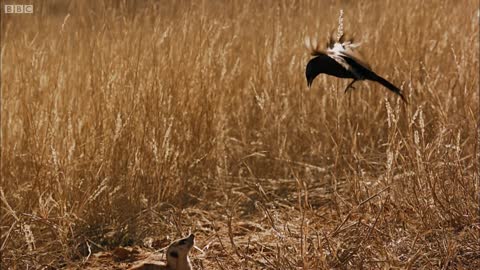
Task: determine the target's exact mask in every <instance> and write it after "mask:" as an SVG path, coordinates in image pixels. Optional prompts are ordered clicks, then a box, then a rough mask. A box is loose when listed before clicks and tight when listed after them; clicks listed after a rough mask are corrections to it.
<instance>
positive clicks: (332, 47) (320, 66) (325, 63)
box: [305, 35, 406, 102]
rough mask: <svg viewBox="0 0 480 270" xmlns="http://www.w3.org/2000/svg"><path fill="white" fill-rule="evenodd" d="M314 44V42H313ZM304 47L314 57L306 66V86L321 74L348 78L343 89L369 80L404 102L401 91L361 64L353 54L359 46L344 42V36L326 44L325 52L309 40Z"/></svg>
mask: <svg viewBox="0 0 480 270" xmlns="http://www.w3.org/2000/svg"><path fill="white" fill-rule="evenodd" d="M314 42H315V40H314ZM305 45H306V46H307V47H308V48H309V49H310V50H311V55H312V56H314V57H313V58H312V59H311V60H310V61H309V62H308V64H307V69H306V72H305V76H306V77H307V85H308V87H310V86H311V85H312V82H313V80H314V79H315V77H317V76H318V75H319V74H321V73H325V74H328V75H332V76H335V77H338V78H350V79H353V81H352V82H351V83H350V84H348V86H347V88H345V92H347V91H348V89H350V88H353V86H352V85H353V83H355V82H356V81H360V80H371V81H375V82H378V83H380V84H382V85H383V86H385V87H386V88H388V89H389V90H390V91H392V92H394V93H395V94H397V95H399V96H400V97H401V98H402V100H403V101H405V102H406V100H405V98H404V96H403V95H402V92H401V90H400V89H399V88H398V87H396V86H395V85H393V84H392V83H390V82H389V81H387V80H385V79H384V78H382V77H380V76H378V75H377V74H376V73H375V72H373V71H372V69H371V68H370V66H369V65H368V64H367V63H365V62H363V61H362V60H361V59H360V57H359V55H358V54H356V53H355V51H354V50H355V48H356V47H358V46H359V44H355V43H353V40H348V41H344V36H343V35H342V37H340V39H339V41H338V42H334V41H333V40H332V39H330V41H329V42H328V44H327V50H326V52H323V51H321V50H319V49H318V46H317V44H316V42H315V44H312V42H311V40H310V38H306V39H305Z"/></svg>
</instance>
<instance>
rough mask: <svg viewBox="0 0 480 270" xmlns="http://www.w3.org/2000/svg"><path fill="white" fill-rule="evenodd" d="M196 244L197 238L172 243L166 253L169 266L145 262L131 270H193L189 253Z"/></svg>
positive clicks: (192, 236) (192, 237) (191, 235)
mask: <svg viewBox="0 0 480 270" xmlns="http://www.w3.org/2000/svg"><path fill="white" fill-rule="evenodd" d="M194 243H195V236H194V235H193V234H190V235H189V236H187V237H185V238H182V239H178V240H176V241H174V242H173V243H171V244H170V245H169V246H168V248H167V252H166V257H167V264H166V265H164V264H158V263H156V262H144V263H142V264H141V265H138V266H135V267H132V268H130V270H192V265H191V264H190V259H189V258H188V253H189V252H190V250H191V249H192V247H193V245H194Z"/></svg>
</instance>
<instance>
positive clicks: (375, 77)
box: [371, 72, 408, 104]
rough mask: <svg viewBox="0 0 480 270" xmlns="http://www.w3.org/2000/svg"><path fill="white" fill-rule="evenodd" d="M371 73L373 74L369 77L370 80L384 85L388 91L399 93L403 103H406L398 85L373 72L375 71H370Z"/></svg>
mask: <svg viewBox="0 0 480 270" xmlns="http://www.w3.org/2000/svg"><path fill="white" fill-rule="evenodd" d="M372 75H373V76H372V77H373V78H371V80H373V81H376V82H378V83H380V84H382V85H383V86H385V87H386V88H388V90H390V91H392V92H394V93H395V94H397V95H399V96H400V97H401V98H402V100H403V101H404V102H405V103H407V104H408V102H407V100H406V99H405V97H404V96H403V94H402V91H401V90H400V89H399V88H398V87H396V86H395V85H393V84H392V83H391V82H389V81H387V80H385V79H384V78H382V77H380V76H378V75H377V74H375V73H373V72H372Z"/></svg>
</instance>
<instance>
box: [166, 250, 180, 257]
mask: <svg viewBox="0 0 480 270" xmlns="http://www.w3.org/2000/svg"><path fill="white" fill-rule="evenodd" d="M168 255H170V256H172V257H174V258H178V253H177V252H176V251H172V252H170V253H169V254H168Z"/></svg>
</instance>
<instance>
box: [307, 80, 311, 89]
mask: <svg viewBox="0 0 480 270" xmlns="http://www.w3.org/2000/svg"><path fill="white" fill-rule="evenodd" d="M307 86H308V88H311V86H312V81H311V80H308V81H307Z"/></svg>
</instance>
